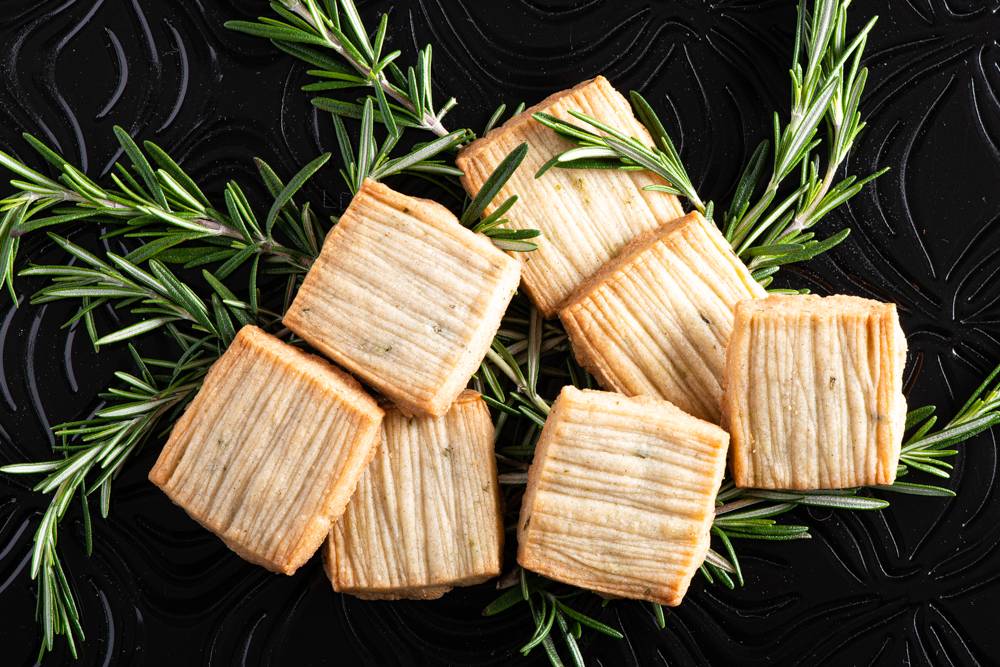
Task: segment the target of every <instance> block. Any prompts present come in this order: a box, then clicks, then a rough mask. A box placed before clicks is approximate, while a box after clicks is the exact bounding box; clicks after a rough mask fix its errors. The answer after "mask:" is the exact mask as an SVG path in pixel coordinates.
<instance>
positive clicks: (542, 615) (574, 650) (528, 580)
mask: <svg viewBox="0 0 1000 667" xmlns="http://www.w3.org/2000/svg"><path fill="white" fill-rule="evenodd" d="M584 595H587V592H586V591H584V590H581V589H579V588H573V587H572V586H560V585H558V584H556V583H554V582H552V581H549V580H548V579H545V578H543V577H539V576H538V575H535V574H532V573H529V572H526V571H525V570H521V569H518V583H517V584H516V585H514V586H512V587H511V588H509V589H508V590H506V591H505V592H504V593H502V594H501V595H500V596H499V597H497V598H496V599H495V600H494V601H493V602H491V603H490V604H488V605H487V606H486V608H485V609H483V615H484V616H495V615H496V614H499V613H502V612H504V611H507V610H508V609H511V608H512V607H515V606H517V605H520V604H522V603H523V604H525V605H526V606H527V608H528V611H529V613H530V614H531V616H532V618H533V619H534V621H535V632H534V633H533V634H532V636H531V638H530V639H529V640H528V641H527V642H526V643H525V644H524V645H523V646H522V647H521V648H520V652H521V655H524V656H528V655H529V654H530V653H531V652H532V651H533V650H535V649H536V648H538V647H539V646H540V647H542V650H543V651H545V654H546V656H547V657H548V659H549V661H550V662H551V663H552V664H553V665H561V664H562V660H561V659H560V657H559V651H558V649H557V648H556V644H555V641H554V640H553V636H554V635H556V633H557V632H558V636H559V637H561V639H562V642H563V644H564V645H565V647H566V649H567V651H568V652H569V655H570V658H571V661H572V664H573V665H574V667H586V666H585V664H584V661H583V654H582V653H581V652H580V647H579V645H578V644H577V640H578V639H580V637H581V636H582V634H583V628H588V629H590V630H594V631H596V632H599V633H600V634H603V635H607V636H608V637H612V638H614V639H623V638H624V637H625V635H623V634H622V633H621V632H620V631H619V630H616V629H615V628H612V627H611V626H609V625H607V624H605V623H602V622H601V621H599V620H597V619H596V618H594V617H593V616H590V615H588V614H585V613H583V612H582V611H580V610H579V609H578V608H575V607H573V606H572V605H571V604H570V603H571V602H572V601H573V600H575V599H577V598H579V597H581V596H584Z"/></svg>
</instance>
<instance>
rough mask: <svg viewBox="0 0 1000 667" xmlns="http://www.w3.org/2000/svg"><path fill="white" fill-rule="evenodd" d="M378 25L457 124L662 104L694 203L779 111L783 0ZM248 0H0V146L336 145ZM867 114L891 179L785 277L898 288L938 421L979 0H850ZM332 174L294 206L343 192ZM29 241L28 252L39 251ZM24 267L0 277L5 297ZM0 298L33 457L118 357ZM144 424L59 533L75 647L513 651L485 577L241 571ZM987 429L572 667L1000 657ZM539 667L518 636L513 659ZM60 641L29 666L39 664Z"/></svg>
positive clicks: (223, 152) (13, 454)
mask: <svg viewBox="0 0 1000 667" xmlns="http://www.w3.org/2000/svg"><path fill="white" fill-rule="evenodd" d="M389 5H393V19H392V21H391V25H392V26H393V27H392V28H391V34H390V38H391V40H392V42H393V43H394V44H395V45H397V46H399V47H402V48H407V47H409V46H412V44H413V42H414V40H416V41H417V42H418V43H421V44H422V43H424V42H426V41H431V42H433V44H434V46H435V55H436V59H435V60H436V67H437V72H438V76H437V79H438V83H439V85H440V89H441V90H440V94H444V93H445V92H446V91H447V93H449V94H453V95H455V96H457V97H458V98H459V100H460V103H461V106H460V107H459V109H458V110H456V111H455V112H454V114H453V116H452V117H451V125H453V126H459V125H465V124H468V125H469V126H471V127H480V126H481V125H482V123H483V122H484V121H485V119H486V117H487V116H488V115H489V113H490V111H492V109H493V108H495V106H496V105H497V104H498V103H499V102H501V101H505V102H508V103H516V102H518V101H521V100H524V101H526V102H529V103H530V102H534V101H536V100H537V99H539V98H541V97H542V96H543V95H545V94H547V93H548V92H551V91H553V90H556V89H559V88H562V87H565V86H568V85H570V84H573V83H576V82H577V81H579V80H581V79H583V78H585V77H589V76H592V75H594V74H596V73H603V74H605V75H607V76H608V77H609V78H610V79H611V80H612V82H613V83H614V84H616V85H617V86H618V87H619V88H621V89H628V88H639V89H641V90H643V91H644V92H645V93H646V94H647V96H648V97H649V98H650V100H651V101H652V102H653V104H654V105H655V106H656V107H657V108H658V109H659V110H661V111H662V112H663V115H664V118H665V119H667V121H668V125H669V129H670V130H671V132H672V133H673V134H674V136H675V137H676V139H677V140H678V143H679V145H681V146H682V152H683V156H684V158H685V161H686V163H687V164H688V166H689V169H690V171H691V172H692V175H693V177H694V179H695V182H696V184H698V185H699V186H700V187H699V190H700V191H701V192H702V194H703V195H707V196H709V197H711V198H714V199H716V200H720V199H723V198H725V197H726V196H727V194H728V192H729V189H730V188H731V187H732V185H733V181H734V178H735V176H736V174H737V171H738V169H739V165H740V164H741V163H742V161H743V160H744V159H745V157H746V155H747V152H748V147H752V146H753V145H754V144H755V143H756V142H757V141H758V140H759V139H760V138H762V137H763V136H765V134H766V133H767V132H768V131H769V127H770V125H769V123H770V113H771V111H772V110H773V109H783V108H785V107H786V106H787V101H786V100H787V87H788V85H787V76H786V73H785V71H786V69H787V54H788V52H789V49H790V39H791V35H790V28H791V26H792V22H793V16H794V12H793V9H792V7H793V3H792V2H791V0H781V1H777V0H773V1H766V2H750V1H747V0H716V1H714V2H696V1H694V0H681V1H672V2H654V1H649V2H637V1H634V0H611V1H601V0H587V1H582V0H580V1H577V0H519V1H515V0H505V1H496V0H490V1H489V2H485V1H483V2H475V3H473V2H469V3H459V2H446V1H445V0H409V1H402V0H401V1H399V2H395V3H388V2H382V3H365V4H363V13H365V14H366V15H371V14H373V13H374V12H375V11H376V10H378V9H381V8H385V7H388V6H389ZM264 9H265V3H263V2H257V1H254V2H236V1H235V0H232V1H218V0H155V1H154V0H86V1H84V0H61V1H58V2H36V1H35V0H6V1H5V2H3V3H2V4H0V50H2V54H0V55H2V57H0V63H2V72H0V75H2V81H0V148H2V149H3V150H6V151H11V152H14V153H17V154H19V155H21V156H22V157H25V158H29V159H31V160H32V163H33V164H38V160H34V159H33V158H31V157H30V156H29V153H28V150H27V146H26V144H25V143H24V142H23V141H22V140H21V138H20V132H21V131H24V130H28V131H31V132H33V133H35V134H37V135H39V136H41V137H43V138H46V139H47V140H49V141H50V142H51V143H53V144H55V145H57V146H58V147H60V148H61V150H62V151H64V153H65V154H66V155H67V156H69V157H70V158H72V159H74V160H79V161H80V162H82V164H83V165H85V167H86V170H87V171H88V173H90V174H91V175H95V176H96V175H100V174H103V173H104V172H105V171H106V170H107V168H108V166H109V164H111V163H112V162H113V160H114V159H116V158H117V157H118V154H117V152H116V144H115V142H114V140H113V137H112V134H111V126H112V125H113V124H115V123H118V124H121V125H123V126H125V127H126V128H128V129H130V130H131V131H132V132H133V133H134V134H136V135H138V136H140V137H142V138H153V139H155V140H156V141H157V142H159V143H160V144H162V145H164V146H165V147H167V148H168V149H170V150H171V151H173V152H174V153H175V155H178V156H179V157H181V158H183V163H184V165H185V166H186V167H188V168H189V169H190V170H191V172H192V173H193V174H194V175H195V176H196V177H197V178H198V179H201V180H203V181H204V182H206V183H207V184H208V188H207V190H208V191H209V192H218V190H219V187H220V184H221V183H222V182H223V181H224V179H226V178H238V179H240V180H241V181H247V182H249V181H252V178H251V173H252V165H251V163H250V158H251V157H252V156H255V155H260V156H262V157H264V158H266V159H267V160H269V161H271V162H272V164H274V165H275V166H276V167H277V168H279V171H280V172H282V173H284V174H288V173H290V172H292V171H294V170H295V169H297V168H298V167H299V166H301V165H302V164H304V163H305V162H306V161H308V160H309V159H311V158H313V157H314V156H315V155H316V154H317V153H318V152H319V151H320V150H321V147H322V148H331V147H332V146H333V144H332V142H331V138H330V130H331V126H330V123H329V120H328V118H326V117H324V116H322V115H320V114H316V113H314V112H313V111H312V109H311V107H310V105H309V104H308V101H307V98H306V96H305V94H303V93H301V92H300V91H299V90H298V89H299V86H300V85H301V84H303V83H304V82H305V81H306V77H305V73H304V69H305V68H304V67H302V66H300V65H298V64H295V63H293V62H292V61H291V60H290V59H288V58H284V57H279V56H277V55H276V54H275V52H274V51H273V50H272V49H271V48H270V47H269V46H268V45H267V44H265V43H262V42H259V41H254V40H252V39H250V38H245V37H240V36H235V35H233V34H230V33H227V32H226V31H225V30H224V29H223V28H222V22H223V21H224V20H226V19H229V18H237V17H244V18H248V17H251V16H254V15H256V14H258V13H262V12H263V11H264ZM852 9H853V14H854V20H855V23H859V22H861V20H862V19H865V18H867V16H868V15H869V14H872V13H878V14H880V15H881V16H882V20H881V22H880V23H879V26H878V27H877V29H876V31H875V33H874V36H873V38H872V39H871V41H870V43H869V46H868V65H869V67H870V68H871V70H872V71H871V76H870V79H869V90H868V94H867V98H866V100H865V103H864V105H863V110H864V112H865V113H866V115H867V116H868V119H869V129H868V131H867V132H866V133H865V135H864V136H863V138H862V139H861V140H860V143H859V145H858V147H857V150H856V151H855V154H854V156H853V158H852V164H851V167H852V169H854V170H857V171H860V172H867V171H870V170H873V169H874V168H875V167H876V165H878V166H883V165H888V166H891V167H892V169H893V171H892V172H891V173H890V174H889V175H887V176H885V177H883V178H882V179H881V180H880V181H878V183H877V185H876V186H874V187H872V188H870V189H868V190H867V191H866V192H865V193H864V194H862V195H861V196H859V197H858V199H857V200H856V201H855V202H854V203H852V204H851V206H850V208H849V209H845V210H841V211H838V212H836V213H835V214H833V215H831V216H830V218H831V220H830V221H829V222H828V223H826V224H827V225H829V227H828V228H830V229H832V228H833V225H838V226H839V225H843V224H850V226H851V227H853V229H854V233H853V234H852V235H851V237H850V239H849V240H848V241H847V242H846V243H845V244H844V245H843V246H841V247H840V248H838V249H837V250H836V251H834V252H833V253H831V254H830V256H829V257H825V258H822V259H820V260H818V261H815V262H813V263H811V264H810V265H808V266H806V267H804V268H802V269H800V270H798V271H796V272H795V273H794V274H792V273H789V275H787V276H786V277H785V280H786V281H787V282H788V283H790V284H795V285H800V286H810V287H812V288H813V289H815V290H816V291H819V292H829V291H845V292H849V293H855V294H861V295H865V296H872V297H875V298H880V299H887V300H894V301H897V302H898V303H899V304H900V307H901V311H902V314H903V324H904V328H905V329H906V331H907V332H908V337H909V341H910V346H911V350H912V352H911V355H910V358H909V366H908V368H909V378H910V382H909V384H910V386H911V387H912V388H911V390H910V397H911V403H912V404H922V403H925V402H929V401H933V402H938V403H939V405H940V407H941V408H942V409H943V410H944V411H945V412H946V413H947V412H948V411H950V410H952V409H954V408H955V407H956V401H957V400H958V397H961V396H964V395H965V394H967V393H968V391H969V390H970V389H971V388H972V387H973V386H974V385H975V384H976V381H977V377H979V376H980V375H981V374H982V373H983V372H984V371H985V370H986V369H987V368H988V367H990V366H992V364H993V363H994V362H995V361H996V360H997V359H1000V280H998V276H997V274H998V272H1000V250H998V248H1000V245H998V241H1000V42H998V40H1000V4H998V3H997V2H996V0H992V1H988V2H987V1H984V0H866V1H865V2H857V3H855V7H853V8H852ZM342 190H343V189H342V188H341V186H340V184H339V182H338V180H337V178H336V176H335V172H334V170H333V169H328V170H327V171H326V172H325V173H324V174H323V176H322V178H321V179H319V180H318V181H317V184H316V185H314V186H313V190H312V192H310V193H309V194H310V196H311V198H312V199H313V201H315V202H317V203H319V202H322V203H323V204H325V205H326V206H327V207H328V208H329V209H330V211H331V212H335V211H336V210H337V209H338V208H339V207H340V206H341V205H342V204H343V202H344V201H345V198H344V195H343V191H342ZM50 252H51V251H50V249H48V248H46V247H44V246H42V245H39V244H36V245H35V246H34V250H33V256H34V257H42V256H45V255H46V254H47V253H50ZM33 287H34V285H32V284H31V283H28V282H23V283H21V289H22V293H29V292H30V290H31V289H32V288H33ZM11 306H12V304H11V303H10V299H9V297H7V296H6V295H5V296H4V297H2V301H0V344H2V347H3V349H2V356H0V361H2V373H0V376H2V378H3V382H2V384H0V390H2V391H0V427H2V430H0V438H2V445H0V462H2V463H7V462H14V461H22V460H26V459H31V458H40V457H43V456H46V452H47V448H48V445H49V439H48V435H47V425H48V424H51V423H56V422H59V421H62V420H65V419H68V418H73V417H78V416H81V415H85V414H87V413H88V412H89V411H90V410H92V409H93V407H94V405H95V394H96V392H97V391H98V390H99V389H101V388H102V387H103V386H104V385H105V384H106V383H107V382H108V380H109V378H110V376H111V373H112V371H113V370H114V369H115V368H117V367H118V366H124V365H125V363H126V360H125V359H124V358H122V357H121V356H117V357H116V356H115V355H114V354H102V356H101V357H100V358H99V359H98V358H97V357H95V355H94V354H93V353H92V352H91V351H90V349H89V345H88V344H86V340H85V335H84V334H83V333H82V332H79V333H76V332H74V331H73V330H69V331H66V330H60V329H59V325H60V324H61V323H62V321H63V320H64V318H65V316H66V312H65V311H63V310H60V309H58V308H49V309H45V308H32V307H27V306H22V307H21V308H19V309H17V310H14V309H13V308H12V307H11ZM158 447H159V443H153V444H152V445H151V446H150V447H149V448H148V449H147V451H146V452H144V453H143V454H142V455H141V456H140V457H138V458H137V459H136V460H135V461H134V463H133V465H132V467H131V470H130V472H129V473H128V474H127V475H125V476H124V477H123V478H122V479H121V480H120V481H119V483H118V484H117V486H116V495H115V498H114V501H113V507H112V516H111V518H110V520H108V521H107V522H98V523H97V525H96V527H95V530H96V540H95V541H96V549H95V553H94V555H93V557H91V558H89V559H87V558H85V557H84V556H83V554H82V550H81V543H80V535H81V532H80V526H79V525H78V522H77V520H76V518H75V516H72V515H71V517H70V518H69V520H68V521H67V528H66V529H65V530H64V532H63V534H62V540H61V547H62V549H63V551H64V554H65V559H66V562H67V564H68V567H69V570H70V571H71V573H72V576H73V578H74V580H75V581H76V582H77V585H78V592H79V595H80V598H81V600H82V607H83V612H84V615H85V621H84V627H85V629H86V632H87V637H88V641H87V643H86V646H85V649H84V653H83V656H82V659H81V661H80V664H83V665H91V664H95V665H96V664H122V665H126V664H129V665H131V664H147V665H188V664H191V665H194V664H218V665H229V664H248V665H261V664H266V665H291V664H297V665H320V664H373V665H374V664H378V665H383V664H385V665H391V664H428V665H429V664H443V663H450V664H494V665H500V664H510V663H512V662H514V659H515V657H517V653H516V647H517V646H518V645H520V643H522V642H523V641H524V639H525V637H526V636H527V635H526V633H527V632H528V627H527V625H526V624H525V623H524V622H523V621H522V620H519V619H518V618H516V617H511V616H503V617H500V618H498V619H493V620H485V619H482V618H480V617H479V614H478V612H479V610H480V609H481V608H482V606H483V604H484V603H485V602H487V601H488V600H489V599H491V597H492V595H493V591H492V589H491V587H490V586H489V585H485V586H480V587H478V588H475V589H469V590H461V591H458V592H456V593H453V594H451V595H448V596H446V597H445V598H444V599H443V600H441V601H439V602H433V603H416V602H400V603H366V602H360V601H357V600H354V599H351V598H346V597H341V596H338V595H335V594H333V593H332V592H330V590H329V587H328V584H327V582H326V579H325V578H324V576H323V574H322V572H321V569H320V568H319V567H318V564H317V563H315V562H314V563H312V564H310V565H309V566H308V567H306V568H304V569H303V570H302V571H301V572H300V573H298V574H297V575H296V576H294V577H292V578H286V577H281V576H277V575H270V574H267V573H266V572H264V571H263V570H261V569H259V568H256V567H253V566H251V565H248V564H245V563H243V562H242V561H241V560H240V559H239V558H237V557H236V556H235V555H233V554H231V553H230V552H229V551H227V550H226V549H225V548H224V547H223V546H222V545H221V544H220V543H219V542H218V541H217V540H216V539H215V538H213V537H212V536H211V535H209V534H208V533H206V532H205V531H203V530H201V529H199V528H198V527H197V526H196V525H195V524H194V523H193V522H191V521H190V520H189V519H187V517H186V516H185V515H184V513H183V512H182V511H181V510H179V509H177V508H175V507H173V506H172V505H171V504H170V503H169V502H168V501H167V500H166V498H165V497H164V496H162V495H161V494H160V493H159V492H157V491H156V490H155V489H154V488H153V487H152V486H151V485H150V484H148V483H147V482H146V480H145V475H146V472H147V470H148V469H149V467H150V465H151V462H152V460H153V458H154V457H155V454H156V451H157V449H158ZM996 477H997V447H996V442H995V440H994V439H993V437H992V436H989V435H987V436H985V437H981V438H979V439H977V440H976V441H975V442H972V443H970V444H969V445H968V446H967V448H966V449H965V451H963V453H962V454H961V455H960V456H959V458H958V460H957V464H956V473H955V475H954V479H953V480H952V482H951V484H952V485H953V487H954V488H955V489H956V490H957V491H958V492H959V495H958V497H957V498H956V499H954V500H951V501H941V500H937V499H918V498H917V499H913V498H909V499H908V498H905V497H904V498H898V499H894V500H893V507H892V508H891V509H889V510H888V511H885V512H882V513H880V514H864V515H856V514H855V515H851V514H846V513H834V512H826V511H824V512H805V513H802V515H801V516H800V517H799V518H802V519H804V520H808V521H809V522H810V523H811V525H812V526H813V532H814V535H815V539H813V540H812V541H809V542H800V543H792V544H788V545H763V546H761V545H753V544H747V545H745V548H744V551H745V553H746V554H747V556H746V559H745V564H744V568H745V570H746V572H747V579H748V580H747V586H746V588H744V589H743V590H739V591H736V592H728V591H725V590H720V589H717V588H713V589H709V588H707V587H706V586H704V585H703V583H701V582H700V581H699V582H696V583H695V584H694V586H693V588H692V592H691V593H690V594H689V595H688V597H687V599H686V600H685V602H684V604H683V605H682V606H681V607H680V608H678V609H677V610H676V611H674V612H672V613H670V614H669V616H668V625H667V629H666V630H665V631H662V632H660V631H657V630H656V629H655V627H654V625H653V620H652V618H651V617H650V616H649V614H648V613H647V612H646V611H645V610H644V609H643V608H640V607H639V606H638V605H634V604H631V603H617V604H612V605H610V606H609V607H608V608H607V609H606V610H604V611H603V612H602V611H600V610H595V613H598V614H602V618H604V619H605V620H606V621H607V622H609V623H610V624H612V625H615V626H618V627H621V628H623V630H624V631H625V632H626V634H627V640H626V641H621V642H615V641H612V640H604V639H600V640H592V641H586V642H585V651H586V655H587V659H588V664H591V663H592V664H595V665H607V666H611V665H622V664H641V665H649V664H671V665H674V664H676V665H687V664H705V663H714V664H720V665H726V664H742V665H749V664H759V663H781V664H786V663H799V664H806V665H813V664H836V665H841V664H859V665H864V664H870V663H876V664H901V663H909V664H976V663H980V664H991V663H997V662H1000V633H998V632H997V620H996V619H997V617H998V613H1000V602H998V601H997V596H998V594H1000V554H998V543H1000V499H998V484H997V479H996ZM42 501H43V499H42V498H41V497H39V496H37V495H34V494H32V493H31V492H30V489H29V488H28V487H27V486H26V485H25V484H23V483H22V481H20V480H11V479H9V478H4V477H0V621H2V622H0V647H2V649H3V653H2V657H0V663H2V664H5V665H6V664H12V665H21V664H29V663H30V662H31V661H32V660H33V657H34V655H35V652H36V648H37V638H38V632H37V629H36V626H35V623H34V620H33V607H34V598H33V586H32V585H31V584H30V582H29V580H28V577H27V572H26V565H27V554H28V550H29V545H30V540H31V534H32V532H33V530H34V528H35V523H36V520H37V516H38V514H37V512H38V511H39V509H40V508H41V507H42ZM533 657H534V659H535V660H534V661H535V662H537V661H538V660H540V658H541V656H539V655H535V656H533ZM63 661H66V657H65V655H64V654H62V653H61V652H59V653H56V654H55V655H54V656H52V659H51V663H52V664H61V663H62V662H63Z"/></svg>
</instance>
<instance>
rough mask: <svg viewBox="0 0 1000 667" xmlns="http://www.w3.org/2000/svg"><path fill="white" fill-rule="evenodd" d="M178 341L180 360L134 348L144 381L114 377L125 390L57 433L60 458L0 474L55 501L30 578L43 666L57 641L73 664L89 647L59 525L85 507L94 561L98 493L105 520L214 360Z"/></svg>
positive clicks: (38, 537) (196, 345) (198, 343)
mask: <svg viewBox="0 0 1000 667" xmlns="http://www.w3.org/2000/svg"><path fill="white" fill-rule="evenodd" d="M174 334H175V335H174V339H175V340H176V341H177V342H178V344H179V345H180V346H181V350H182V352H181V355H180V358H179V359H173V360H160V359H153V358H144V357H141V356H140V355H139V354H138V353H137V352H136V351H135V349H134V348H131V347H130V348H129V349H130V351H131V353H132V357H133V359H134V361H135V364H136V367H137V368H138V375H133V374H130V373H124V372H118V373H116V374H115V375H116V377H117V378H118V380H119V383H120V384H119V385H118V386H117V387H114V388H112V389H110V390H109V391H108V392H107V393H104V394H102V395H101V398H102V399H103V401H104V405H103V406H102V407H100V408H99V409H98V410H97V412H95V413H94V416H93V417H90V418H88V419H84V420H81V421H75V422H66V423H64V424H60V425H58V426H55V427H54V428H53V432H54V433H55V435H56V436H57V437H58V438H59V442H60V444H58V445H56V448H55V449H56V451H57V452H61V453H62V456H61V457H59V458H55V459H52V460H49V461H39V462H34V463H20V464H14V465H8V466H4V467H2V468H0V473H6V474H9V475H39V474H40V475H44V477H43V478H42V480H41V481H39V482H38V483H37V484H36V485H35V487H34V490H35V491H38V492H40V493H45V494H50V495H51V499H50V501H49V505H48V508H47V509H46V510H45V512H44V514H43V515H42V519H41V523H39V525H38V528H37V530H36V531H35V535H34V540H33V545H34V546H33V548H32V553H31V569H30V572H31V578H32V579H35V580H37V581H38V582H39V585H38V604H37V607H36V617H37V618H38V622H39V623H40V624H41V626H42V630H43V638H42V645H41V647H40V649H39V656H38V659H39V660H41V658H42V657H43V656H44V655H45V653H46V652H47V651H51V650H52V648H53V646H54V641H55V637H56V636H59V635H61V636H63V637H65V639H66V644H67V646H68V647H69V650H70V653H71V654H72V655H73V657H74V658H75V657H77V642H80V641H83V639H84V634H83V628H82V626H81V624H80V613H79V609H78V606H77V602H76V596H75V593H74V591H73V587H72V586H71V585H70V583H69V579H68V577H67V575H66V570H65V568H64V567H63V565H62V563H61V561H60V558H59V552H58V539H59V525H60V523H61V521H62V519H63V517H64V516H65V514H66V511H67V509H68V508H69V506H70V503H72V502H73V499H74V498H79V501H80V503H81V506H82V511H83V527H84V545H85V551H86V552H87V554H88V555H89V554H90V553H91V551H92V548H93V535H92V531H91V519H90V500H89V499H90V497H91V496H92V495H93V494H94V493H99V498H100V513H101V516H102V517H107V516H108V513H109V511H110V505H111V483H112V481H113V480H114V479H115V478H116V477H117V476H118V474H119V473H120V472H121V471H122V470H123V469H124V467H125V465H126V464H127V463H128V461H129V460H130V458H131V456H132V455H133V454H134V453H135V452H136V451H137V450H138V449H139V448H140V447H142V445H143V444H145V442H146V441H148V440H149V438H150V437H151V436H152V435H153V434H154V433H155V432H157V431H158V430H160V429H161V428H163V427H164V426H166V425H169V424H170V423H171V422H172V421H173V419H175V418H176V417H177V416H178V415H179V413H180V411H181V409H183V407H184V406H185V405H186V404H187V402H188V401H189V400H190V399H191V398H192V397H193V396H194V394H195V392H196V391H197V390H198V388H199V387H200V386H201V381H202V379H203V378H204V376H205V374H206V373H207V370H208V367H209V365H210V364H211V362H212V361H213V360H214V356H215V355H214V354H210V353H209V351H208V350H207V346H206V341H205V339H204V338H202V339H193V338H190V337H186V336H183V335H180V334H178V333H176V332H174Z"/></svg>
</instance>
